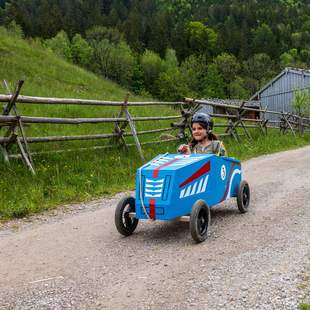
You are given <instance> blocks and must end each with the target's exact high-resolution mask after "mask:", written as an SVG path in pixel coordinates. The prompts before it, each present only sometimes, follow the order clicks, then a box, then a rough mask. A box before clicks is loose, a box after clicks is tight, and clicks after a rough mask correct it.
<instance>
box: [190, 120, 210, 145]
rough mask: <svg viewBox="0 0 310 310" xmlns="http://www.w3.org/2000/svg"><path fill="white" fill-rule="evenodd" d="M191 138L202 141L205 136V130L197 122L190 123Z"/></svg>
mask: <svg viewBox="0 0 310 310" xmlns="http://www.w3.org/2000/svg"><path fill="white" fill-rule="evenodd" d="M192 132H193V138H194V139H195V140H196V141H198V142H199V141H202V140H203V139H205V137H206V136H207V130H206V129H205V128H203V127H202V126H201V125H200V124H199V123H193V125H192Z"/></svg>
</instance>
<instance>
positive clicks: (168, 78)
mask: <svg viewBox="0 0 310 310" xmlns="http://www.w3.org/2000/svg"><path fill="white" fill-rule="evenodd" d="M155 87H156V89H157V92H158V97H159V98H160V99H162V100H168V101H177V100H181V99H182V98H183V97H186V96H190V90H189V89H188V87H187V85H186V82H185V80H184V79H183V76H182V74H181V73H180V71H179V70H178V69H177V68H174V69H172V70H168V71H166V72H162V73H160V75H159V78H158V80H157V81H156V82H155Z"/></svg>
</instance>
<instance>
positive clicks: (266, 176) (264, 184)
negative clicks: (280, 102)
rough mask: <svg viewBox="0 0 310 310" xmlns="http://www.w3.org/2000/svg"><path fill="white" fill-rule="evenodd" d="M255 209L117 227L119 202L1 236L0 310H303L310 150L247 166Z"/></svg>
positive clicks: (44, 218) (65, 213)
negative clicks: (201, 237)
mask: <svg viewBox="0 0 310 310" xmlns="http://www.w3.org/2000/svg"><path fill="white" fill-rule="evenodd" d="M243 171H244V176H245V178H246V179H247V180H248V182H249V184H250V186H251V189H252V201H251V207H250V210H249V212H248V213H246V214H240V213H239V212H238V210H237V207H236V204H235V202H234V201H231V202H229V203H225V204H222V205H220V206H217V207H216V208H214V209H212V213H211V215H212V226H211V229H210V236H209V238H208V239H207V241H206V242H203V243H201V244H198V245H197V244H194V243H193V241H192V239H191V236H190V234H189V229H188V223H181V222H167V221H165V222H143V223H139V225H138V228H137V230H136V233H135V234H133V235H132V236H130V237H128V238H124V237H122V236H120V235H119V234H118V233H117V231H116V229H115V227H114V208H115V205H116V203H117V201H118V200H119V198H120V195H117V196H116V197H115V198H113V199H102V200H97V201H94V202H91V203H87V204H82V205H79V206H69V207H64V208H61V209H58V210H57V211H53V212H50V213H47V214H44V215H40V216H36V217H32V218H30V219H28V220H21V221H12V222H10V223H7V224H6V225H5V226H4V225H3V226H2V228H0V309H71V308H73V309H238V310H239V309H266V310H267V309H297V307H298V304H299V303H300V302H301V301H302V300H309V299H310V283H309V282H310V280H309V279H310V260H309V255H310V254H309V250H310V146H308V147H305V148H302V149H298V150H294V151H289V152H283V153H277V154H273V155H268V156H262V157H259V158H256V159H252V160H249V161H247V162H244V163H243Z"/></svg>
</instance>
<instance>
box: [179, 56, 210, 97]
mask: <svg viewBox="0 0 310 310" xmlns="http://www.w3.org/2000/svg"><path fill="white" fill-rule="evenodd" d="M180 72H181V74H182V76H183V78H184V80H185V82H186V84H187V86H188V88H189V89H190V90H191V92H192V93H193V94H194V97H199V96H201V95H202V92H203V89H204V86H205V85H204V79H205V75H206V72H207V62H206V57H205V56H204V55H191V56H189V57H187V58H186V59H185V60H184V61H183V62H182V64H181V67H180Z"/></svg>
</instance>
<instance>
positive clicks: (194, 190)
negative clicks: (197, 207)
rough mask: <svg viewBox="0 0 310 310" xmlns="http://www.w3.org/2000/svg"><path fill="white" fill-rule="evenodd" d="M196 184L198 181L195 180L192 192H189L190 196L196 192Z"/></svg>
mask: <svg viewBox="0 0 310 310" xmlns="http://www.w3.org/2000/svg"><path fill="white" fill-rule="evenodd" d="M197 184H198V182H195V184H194V186H193V189H192V192H191V196H192V195H195V194H196V189H197Z"/></svg>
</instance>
